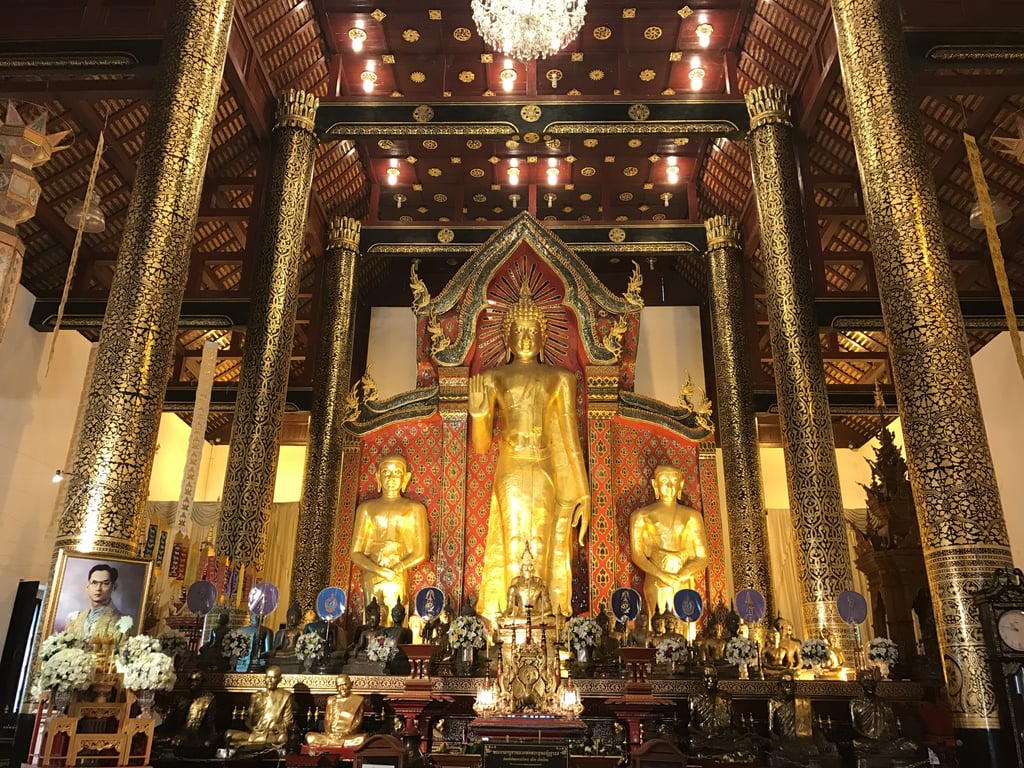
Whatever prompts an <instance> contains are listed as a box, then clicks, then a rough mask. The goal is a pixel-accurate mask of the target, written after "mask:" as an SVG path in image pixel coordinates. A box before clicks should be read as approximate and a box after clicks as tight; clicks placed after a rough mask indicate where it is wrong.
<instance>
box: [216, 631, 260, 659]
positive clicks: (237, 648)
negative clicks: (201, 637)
mask: <svg viewBox="0 0 1024 768" xmlns="http://www.w3.org/2000/svg"><path fill="white" fill-rule="evenodd" d="M251 652H252V638H251V637H249V633H248V632H244V631H242V630H241V629H232V630H231V631H230V632H228V633H227V634H226V635H224V644H223V645H222V646H221V653H223V654H224V656H226V657H227V658H229V659H231V660H232V661H237V660H238V659H240V658H242V657H243V656H248V655H249V654H250V653H251Z"/></svg>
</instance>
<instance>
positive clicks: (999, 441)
mask: <svg viewBox="0 0 1024 768" xmlns="http://www.w3.org/2000/svg"><path fill="white" fill-rule="evenodd" d="M972 363H973V364H974V375H975V377H976V378H977V381H978V397H979V398H980V400H981V413H982V418H983V419H984V420H985V431H986V432H987V433H988V444H989V447H990V448H991V449H992V463H993V465H994V466H995V470H996V481H997V482H998V483H999V497H1000V499H1001V501H1002V504H1003V516H1004V517H1005V518H1006V528H1007V533H1008V534H1009V537H1010V548H1011V549H1012V551H1013V562H1014V564H1015V565H1016V566H1017V567H1020V566H1021V564H1022V563H1024V472H1021V460H1020V457H1021V449H1022V447H1024V379H1022V378H1021V373H1020V370H1018V368H1017V358H1016V357H1015V356H1014V353H1013V345H1012V344H1011V343H1010V334H1009V333H1001V334H999V336H997V337H996V338H995V339H993V340H992V341H990V342H989V343H988V344H986V345H985V346H984V347H983V348H982V349H981V350H980V351H979V352H978V353H977V354H976V355H975V356H974V358H973V359H972Z"/></svg>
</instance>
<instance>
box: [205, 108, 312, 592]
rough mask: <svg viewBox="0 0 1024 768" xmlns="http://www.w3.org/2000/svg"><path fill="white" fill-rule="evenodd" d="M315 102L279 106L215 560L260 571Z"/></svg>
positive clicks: (285, 377) (296, 279)
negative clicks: (219, 557) (226, 559)
mask: <svg viewBox="0 0 1024 768" xmlns="http://www.w3.org/2000/svg"><path fill="white" fill-rule="evenodd" d="M318 104H319V102H318V100H317V99H315V98H314V97H313V95H312V94H308V93H305V92H303V91H298V92H296V91H289V92H288V93H287V94H285V95H282V96H281V97H280V98H279V99H278V103H277V122H276V124H275V125H274V132H273V148H272V158H271V168H270V173H271V177H270V183H269V184H268V189H267V196H266V200H265V204H264V210H263V226H262V227H261V230H260V239H259V246H258V249H257V257H256V274H255V276H254V280H253V297H252V302H251V305H250V306H251V314H250V317H249V325H248V327H247V328H246V332H245V351H244V352H243V354H242V373H241V378H240V380H239V383H238V395H237V398H236V400H235V419H234V425H233V427H232V429H231V447H230V449H229V451H228V465H227V470H226V472H225V476H224V494H223V501H222V504H221V519H220V527H219V529H218V531H217V554H219V555H227V556H228V557H230V558H231V560H232V562H234V563H241V564H244V565H245V566H246V568H247V569H253V572H254V573H260V572H261V571H262V570H263V565H264V558H265V557H266V534H267V523H268V522H269V519H270V507H271V504H272V503H273V501H274V480H275V478H276V474H277V456H278V441H279V440H280V434H281V420H282V415H283V413H284V403H285V395H286V393H287V390H288V374H289V371H290V368H291V353H292V338H293V336H294V331H295V311H296V306H297V304H298V294H299V265H300V264H301V263H302V251H303V244H304V243H305V234H306V212H307V209H308V205H309V191H310V187H311V185H312V182H313V161H314V152H315V150H316V144H317V141H316V136H315V134H314V133H313V120H314V117H315V116H316V109H317V106H318Z"/></svg>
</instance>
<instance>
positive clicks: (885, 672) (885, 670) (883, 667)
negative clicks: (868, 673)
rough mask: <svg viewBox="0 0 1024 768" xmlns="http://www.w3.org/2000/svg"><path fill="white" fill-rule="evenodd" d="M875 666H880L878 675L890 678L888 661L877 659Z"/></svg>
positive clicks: (883, 678)
mask: <svg viewBox="0 0 1024 768" xmlns="http://www.w3.org/2000/svg"><path fill="white" fill-rule="evenodd" d="M875 666H876V667H878V675H879V677H880V678H881V679H882V680H888V679H889V662H887V661H876V662H875Z"/></svg>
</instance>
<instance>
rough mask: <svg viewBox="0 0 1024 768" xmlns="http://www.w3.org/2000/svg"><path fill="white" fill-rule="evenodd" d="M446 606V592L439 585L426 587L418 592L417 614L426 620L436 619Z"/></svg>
mask: <svg viewBox="0 0 1024 768" xmlns="http://www.w3.org/2000/svg"><path fill="white" fill-rule="evenodd" d="M443 608H444V592H442V591H441V590H440V589H438V588H437V587H424V588H423V589H421V590H420V591H419V592H417V593H416V614H417V615H418V616H419V617H420V618H421V619H423V620H424V621H430V620H431V619H436V618H437V617H438V616H439V615H440V614H441V610H442V609H443Z"/></svg>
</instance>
